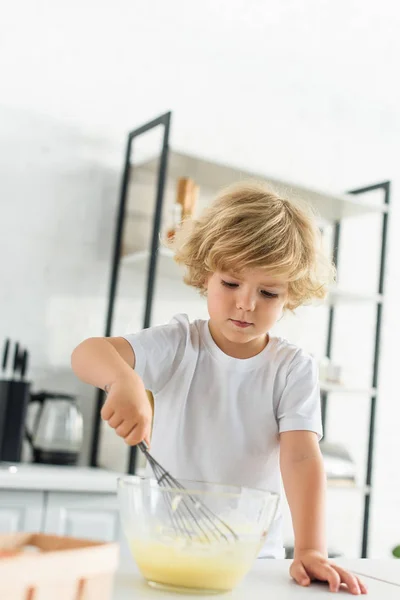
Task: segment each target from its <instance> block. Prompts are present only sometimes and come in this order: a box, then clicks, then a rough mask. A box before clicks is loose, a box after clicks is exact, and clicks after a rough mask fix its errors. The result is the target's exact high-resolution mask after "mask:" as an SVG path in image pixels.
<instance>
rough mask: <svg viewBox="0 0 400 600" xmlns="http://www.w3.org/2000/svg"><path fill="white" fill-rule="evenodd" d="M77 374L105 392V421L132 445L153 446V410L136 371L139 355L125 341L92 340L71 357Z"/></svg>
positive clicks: (115, 339)
mask: <svg viewBox="0 0 400 600" xmlns="http://www.w3.org/2000/svg"><path fill="white" fill-rule="evenodd" d="M71 365H72V369H73V371H74V373H75V374H76V375H77V376H78V377H79V378H80V379H81V380H82V381H84V382H85V383H89V384H91V385H94V386H96V387H99V388H101V389H103V390H105V391H106V392H107V394H108V397H107V400H106V402H105V403H104V406H103V408H102V410H101V416H102V418H103V419H104V420H105V421H107V422H108V424H109V425H110V426H111V427H113V428H114V429H115V431H116V433H117V434H118V435H119V436H120V437H122V438H123V439H124V440H125V442H126V443H127V444H129V445H134V444H138V443H139V442H141V441H143V440H145V441H146V443H147V444H148V445H150V430H151V420H152V410H151V406H150V403H149V400H148V397H147V394H146V390H145V387H144V385H143V382H142V380H141V379H140V377H139V376H138V374H137V373H135V371H134V370H133V368H134V366H135V354H134V351H133V350H132V347H131V345H130V344H129V342H127V341H126V340H125V339H124V338H118V337H116V338H89V339H87V340H85V341H84V342H82V343H81V344H79V346H77V347H76V348H75V350H74V351H73V353H72V357H71Z"/></svg>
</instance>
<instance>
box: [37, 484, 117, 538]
mask: <svg viewBox="0 0 400 600" xmlns="http://www.w3.org/2000/svg"><path fill="white" fill-rule="evenodd" d="M44 532H45V533H55V534H57V535H70V536H73V537H79V538H89V539H92V540H102V541H107V542H111V541H120V539H121V537H122V532H121V525H120V518H119V510H118V499H117V496H116V494H93V493H70V492H68V493H66V492H61V493H58V492H49V493H48V497H47V505H46V514H45V519H44Z"/></svg>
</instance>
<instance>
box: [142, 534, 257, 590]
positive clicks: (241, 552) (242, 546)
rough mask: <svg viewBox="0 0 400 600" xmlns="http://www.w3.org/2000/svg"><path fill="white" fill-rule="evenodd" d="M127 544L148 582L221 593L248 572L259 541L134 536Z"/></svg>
mask: <svg viewBox="0 0 400 600" xmlns="http://www.w3.org/2000/svg"><path fill="white" fill-rule="evenodd" d="M130 547H131V551H132V554H133V557H134V559H135V561H136V563H137V565H138V567H139V570H140V571H141V573H142V575H143V576H144V577H145V579H147V581H148V582H149V583H150V584H152V585H155V586H157V587H160V586H162V587H168V588H173V589H178V588H180V589H181V588H190V589H192V590H193V589H197V590H202V591H203V592H204V591H208V592H222V591H228V590H231V589H233V588H234V587H236V585H237V584H238V583H239V582H240V581H241V579H243V577H244V576H245V575H246V573H248V571H249V570H250V568H251V566H252V564H253V561H254V559H255V558H256V556H257V554H258V551H259V548H260V540H259V538H258V539H256V540H255V541H237V542H235V543H232V544H227V543H223V542H220V543H211V544H205V543H201V542H199V543H191V544H190V545H188V544H185V543H183V542H182V541H180V540H176V541H172V542H171V543H169V542H165V543H164V542H162V541H157V540H144V539H134V540H131V542H130Z"/></svg>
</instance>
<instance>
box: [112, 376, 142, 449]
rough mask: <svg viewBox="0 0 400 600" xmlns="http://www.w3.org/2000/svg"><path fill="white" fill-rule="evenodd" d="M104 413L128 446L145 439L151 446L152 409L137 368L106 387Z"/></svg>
mask: <svg viewBox="0 0 400 600" xmlns="http://www.w3.org/2000/svg"><path fill="white" fill-rule="evenodd" d="M106 392H107V394H108V396H107V400H106V401H105V403H104V406H103V408H102V409H101V417H102V419H104V421H107V422H108V424H109V425H110V427H112V428H113V429H115V432H116V433H117V434H118V435H119V436H120V437H122V438H123V439H124V441H125V442H126V443H127V444H128V445H129V446H135V445H136V444H139V442H142V441H143V440H144V441H145V442H146V444H147V446H148V447H150V433H151V421H152V417H153V414H152V410H151V406H150V402H149V399H148V397H147V394H146V390H145V388H144V385H143V382H142V380H141V379H140V378H139V377H138V376H137V374H136V373H135V372H132V375H129V376H123V377H120V378H119V379H116V380H115V381H114V382H113V383H112V384H111V385H110V386H108V387H107V389H106Z"/></svg>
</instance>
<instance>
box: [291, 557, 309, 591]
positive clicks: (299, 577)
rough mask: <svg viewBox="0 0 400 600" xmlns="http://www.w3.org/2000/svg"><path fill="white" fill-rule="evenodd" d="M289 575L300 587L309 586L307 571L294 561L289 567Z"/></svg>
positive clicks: (298, 562)
mask: <svg viewBox="0 0 400 600" xmlns="http://www.w3.org/2000/svg"><path fill="white" fill-rule="evenodd" d="M290 575H291V577H293V579H294V580H295V581H296V582H297V583H298V584H300V585H310V583H311V581H310V578H309V576H308V575H307V571H306V570H305V568H304V567H303V565H302V563H301V562H300V561H297V560H295V561H294V562H293V563H292V565H291V567H290Z"/></svg>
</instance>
